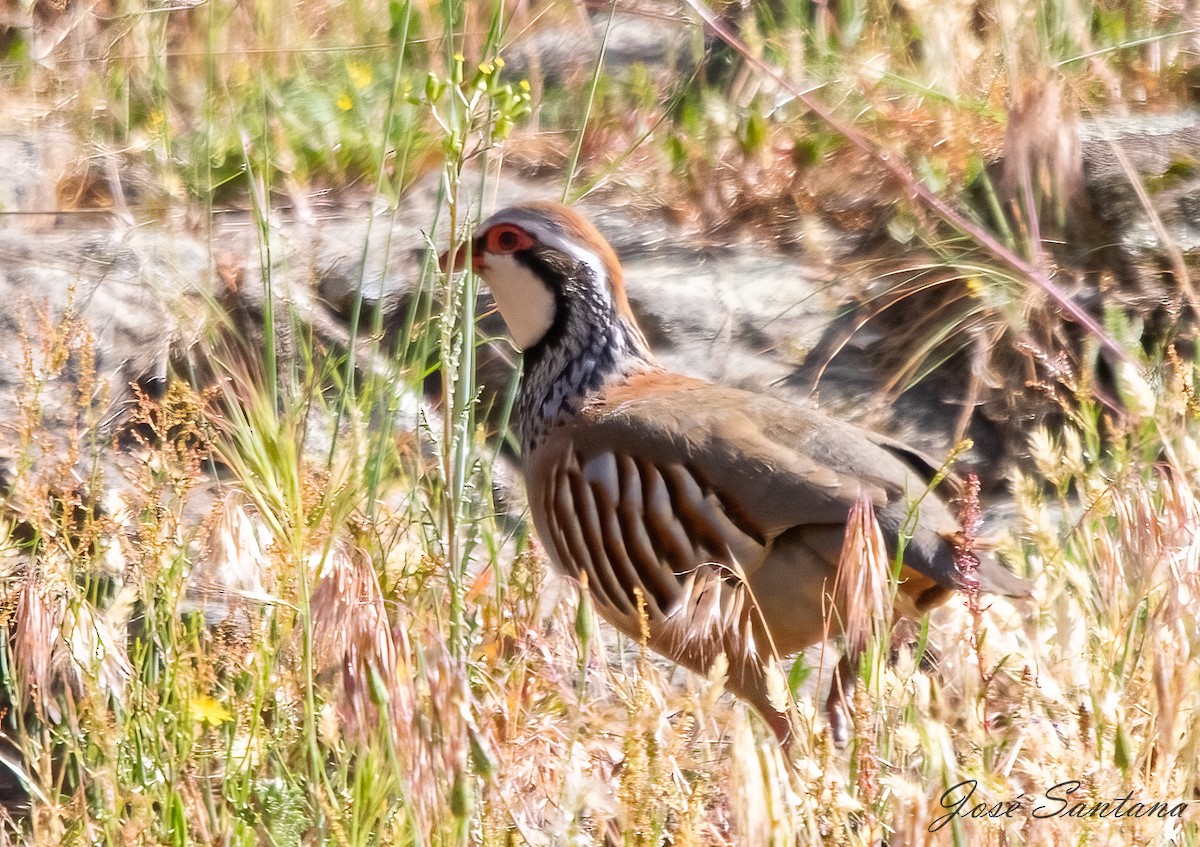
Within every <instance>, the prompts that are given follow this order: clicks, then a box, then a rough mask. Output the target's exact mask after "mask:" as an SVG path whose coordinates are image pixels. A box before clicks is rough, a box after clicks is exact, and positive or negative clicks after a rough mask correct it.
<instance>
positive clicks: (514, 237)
mask: <svg viewBox="0 0 1200 847" xmlns="http://www.w3.org/2000/svg"><path fill="white" fill-rule="evenodd" d="M483 243H484V249H486V250H487V252H489V253H494V254H496V255H499V256H508V255H511V254H513V253H516V252H517V251H519V250H528V249H529V248H530V247H532V246H533V244H534V241H533V236H531V235H530V234H529V233H527V232H526V231H525V230H523V229H521V228H520V227H519V226H515V225H514V224H496V225H495V226H494V227H492V228H491V229H489V230H488V231H487V232H486V233H484V241H483Z"/></svg>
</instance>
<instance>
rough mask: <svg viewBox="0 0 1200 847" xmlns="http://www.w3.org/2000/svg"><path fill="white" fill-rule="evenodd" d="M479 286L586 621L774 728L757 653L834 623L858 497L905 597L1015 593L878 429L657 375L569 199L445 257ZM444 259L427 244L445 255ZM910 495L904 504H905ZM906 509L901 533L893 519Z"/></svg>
mask: <svg viewBox="0 0 1200 847" xmlns="http://www.w3.org/2000/svg"><path fill="white" fill-rule="evenodd" d="M457 256H458V259H457V261H456V263H455V264H456V267H455V268H454V270H459V269H461V267H462V266H463V265H465V263H466V261H467V257H468V256H469V261H470V264H471V267H472V269H473V270H474V271H475V273H477V274H478V275H479V276H481V277H482V278H483V279H484V281H485V282H486V283H487V285H488V287H489V288H490V290H491V292H492V295H493V296H494V298H495V300H496V304H497V306H498V307H499V310H500V314H501V316H502V317H503V319H504V321H505V323H506V324H507V326H508V329H509V331H510V332H511V334H512V336H513V340H514V341H515V342H516V344H517V345H518V346H519V347H520V348H522V350H523V351H524V357H523V366H522V367H523V373H522V381H521V386H520V390H519V394H518V400H517V409H516V430H517V435H518V438H519V441H520V444H521V449H522V458H521V461H522V465H523V470H524V476H525V481H526V487H527V489H528V495H529V504H530V510H531V512H532V516H533V522H534V527H535V529H536V532H537V535H538V537H539V538H540V540H541V542H542V544H543V546H544V547H545V548H546V551H547V553H548V555H549V557H550V559H551V560H552V561H553V562H554V564H555V565H556V566H557V567H559V568H560V569H562V570H563V571H565V572H566V573H567V574H569V575H571V576H574V577H576V578H579V579H586V581H587V585H588V587H589V589H590V591H591V593H592V597H593V601H594V603H595V606H596V608H597V610H598V611H599V612H600V614H601V615H602V617H604V618H605V619H606V620H608V621H609V622H610V623H611V624H613V625H614V626H616V627H617V628H618V629H620V630H621V631H623V632H625V633H626V634H628V635H630V636H631V637H633V638H641V637H642V631H643V629H642V621H643V619H644V620H645V622H646V625H647V629H648V640H649V646H650V647H651V648H653V649H654V650H656V651H658V652H660V653H662V654H664V655H666V656H668V657H669V658H671V659H673V660H674V661H676V662H678V663H680V664H682V665H684V666H686V667H688V668H691V669H692V670H695V671H698V672H701V673H704V672H706V671H707V670H708V669H709V667H710V665H711V663H712V662H713V660H714V659H715V658H716V657H717V656H718V655H720V654H722V653H723V654H725V656H726V657H727V659H728V662H729V687H730V688H731V689H732V690H733V691H734V692H735V693H737V694H739V695H741V696H742V697H743V698H744V699H746V700H747V701H749V702H750V703H751V704H753V705H754V706H755V707H756V708H757V709H758V710H759V711H760V712H761V713H762V714H763V715H764V717H766V718H767V720H768V721H769V722H770V723H771V724H772V726H773V727H774V728H775V729H776V731H777V732H779V733H780V735H781V736H782V735H784V734H785V733H786V726H787V724H786V720H785V718H784V716H783V715H782V714H781V713H780V712H779V711H778V709H777V707H776V705H772V701H771V698H770V697H768V692H767V687H768V686H767V680H766V675H765V660H766V659H768V658H769V657H771V656H772V655H778V656H783V655H787V654H790V653H794V652H796V651H798V650H800V649H802V648H804V647H807V646H809V645H810V644H813V643H816V642H818V641H820V640H822V639H824V638H827V637H829V636H830V634H834V633H836V632H837V631H838V621H839V620H844V616H843V615H840V614H839V610H838V609H837V608H836V601H835V598H833V589H834V584H835V582H836V580H837V578H838V568H839V561H841V559H842V555H841V553H842V546H843V543H844V538H845V529H846V523H847V520H848V517H849V515H850V512H851V509H852V508H853V507H854V505H855V504H856V503H860V502H869V503H870V504H871V506H872V507H873V510H874V514H875V518H876V521H877V523H878V525H879V527H880V529H881V531H882V534H883V536H884V539H885V542H886V545H887V547H888V550H889V553H890V554H891V555H893V556H894V555H895V554H896V551H897V549H898V548H899V545H900V538H901V534H902V533H904V534H905V535H908V536H909V537H908V538H907V541H906V542H905V544H904V552H903V566H902V569H901V573H900V585H899V593H900V595H901V597H902V598H903V599H905V600H906V601H907V602H906V604H905V606H906V608H915V610H916V611H918V612H920V611H924V610H926V609H928V608H929V607H931V606H933V605H935V604H937V603H939V602H942V601H943V600H945V599H946V598H947V597H948V596H949V595H950V594H951V593H952V592H953V591H954V590H955V589H960V588H965V587H968V585H969V583H970V584H971V585H970V587H978V588H979V589H980V590H983V591H988V592H994V593H1001V594H1008V595H1013V596H1020V595H1024V594H1026V593H1027V590H1026V585H1025V583H1024V581H1022V580H1020V579H1018V578H1017V577H1015V576H1013V575H1012V574H1010V573H1009V572H1008V571H1006V570H1005V569H1004V568H1003V567H1001V566H1000V565H999V564H997V563H996V562H995V561H994V560H993V559H991V558H990V557H988V556H986V555H983V556H980V557H979V558H980V560H979V563H978V567H977V568H975V569H974V573H972V574H964V572H963V570H962V569H961V568H960V566H959V561H960V560H961V551H958V553H957V555H956V545H957V544H958V543H959V540H960V538H961V527H960V526H959V523H958V521H957V519H956V518H955V516H954V514H953V512H952V511H951V509H950V507H949V506H948V505H947V503H946V502H945V501H944V500H943V499H942V498H941V497H940V496H938V494H936V493H933V492H930V491H928V487H929V478H930V477H931V476H932V475H933V473H934V470H933V469H932V468H931V467H929V464H928V462H927V461H926V460H924V459H923V458H922V457H921V456H920V455H919V454H917V453H915V452H914V451H912V450H910V449H908V448H906V447H904V446H903V445H901V444H899V443H897V442H895V441H892V440H890V439H888V438H885V437H883V436H881V435H877V434H875V433H872V432H869V431H867V430H864V429H860V428H857V427H854V426H851V425H849V424H846V423H843V422H839V421H836V420H834V419H831V418H829V417H827V416H825V415H823V414H820V413H819V412H816V411H814V410H812V409H808V408H804V407H801V406H797V405H794V404H791V403H787V402H785V401H782V400H778V399H774V398H771V397H766V396H761V395H758V394H753V393H750V392H747V391H742V390H738V389H735V388H728V387H721V386H717V385H713V384H711V383H708V382H704V381H702V380H698V379H693V378H690V377H686V376H683V375H680V374H676V373H671V372H669V371H668V370H666V369H665V368H664V367H663V366H662V365H660V364H659V363H658V361H657V360H656V359H655V357H654V355H653V354H652V353H651V351H650V348H649V346H648V344H647V343H646V340H645V338H644V337H643V335H642V333H641V330H640V329H639V328H638V325H637V321H636V320H635V318H634V315H633V312H632V310H631V309H630V307H629V301H628V299H627V297H626V295H625V289H624V285H623V282H622V276H621V266H620V263H619V262H618V260H617V257H616V255H615V253H614V252H613V250H612V248H611V247H610V246H609V245H608V243H607V242H606V241H605V240H604V238H603V237H602V236H601V235H600V233H599V232H598V231H597V230H596V228H595V227H594V226H593V225H592V224H591V223H589V222H588V221H587V220H585V219H584V218H583V217H581V216H580V215H578V214H577V213H576V212H574V211H572V210H571V209H569V208H567V207H565V206H562V205H558V204H554V203H527V204H523V205H519V206H513V207H510V208H507V209H504V210H502V211H500V212H497V213H496V214H494V215H492V216H491V217H490V218H488V219H487V220H486V221H484V223H483V224H482V225H481V226H480V227H479V228H478V230H477V233H476V235H475V237H474V240H473V241H472V242H471V244H470V249H469V250H467V249H466V246H465V245H464V247H463V248H462V249H461V250H460V252H459V253H458V254H457ZM445 261H446V257H443V266H445ZM918 501H919V505H916V504H917V503H918ZM914 514H915V515H916V522H915V527H913V526H910V524H911V523H912V522H911V521H910V520H909V519H910V517H911V516H912V515H914Z"/></svg>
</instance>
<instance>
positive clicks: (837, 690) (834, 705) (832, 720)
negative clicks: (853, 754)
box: [825, 652, 858, 747]
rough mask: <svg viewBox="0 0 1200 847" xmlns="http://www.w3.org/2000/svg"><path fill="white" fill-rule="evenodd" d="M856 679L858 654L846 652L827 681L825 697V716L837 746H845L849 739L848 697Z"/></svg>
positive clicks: (849, 697)
mask: <svg viewBox="0 0 1200 847" xmlns="http://www.w3.org/2000/svg"><path fill="white" fill-rule="evenodd" d="M857 680H858V656H856V655H854V654H853V653H851V652H847V653H846V654H844V655H843V656H842V658H841V661H839V662H838V664H837V669H836V670H835V671H834V672H833V679H832V680H831V681H830V683H829V696H828V697H827V698H826V699H825V716H826V717H827V718H828V719H829V731H830V732H831V733H832V735H833V742H834V743H835V744H836V745H837V746H838V747H845V746H846V743H847V742H848V741H849V740H850V721H851V718H850V699H851V695H853V694H854V685H855V683H856V682H857Z"/></svg>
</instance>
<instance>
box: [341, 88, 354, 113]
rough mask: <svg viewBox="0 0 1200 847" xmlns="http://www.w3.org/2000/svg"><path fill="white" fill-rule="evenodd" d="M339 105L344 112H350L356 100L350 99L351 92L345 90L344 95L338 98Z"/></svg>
mask: <svg viewBox="0 0 1200 847" xmlns="http://www.w3.org/2000/svg"><path fill="white" fill-rule="evenodd" d="M337 105H338V108H339V109H341V110H342V111H343V112H349V111H350V110H351V109H353V108H354V101H353V100H351V99H350V95H349V94H346V93H345V92H343V93H342V96H340V97H338V99H337Z"/></svg>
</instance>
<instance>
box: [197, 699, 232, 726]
mask: <svg viewBox="0 0 1200 847" xmlns="http://www.w3.org/2000/svg"><path fill="white" fill-rule="evenodd" d="M191 712H192V719H193V720H195V721H196V722H197V723H203V724H208V725H209V726H220V725H221V724H223V723H225V722H226V721H228V720H230V719H232V718H233V715H232V714H230V712H229V710H228V709H226V708H225V707H224V706H222V705H221V704H220V703H218V702H217V701H216V700H214V699H213V698H211V697H204V696H200V697H193V698H192V709H191Z"/></svg>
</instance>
